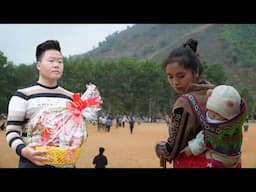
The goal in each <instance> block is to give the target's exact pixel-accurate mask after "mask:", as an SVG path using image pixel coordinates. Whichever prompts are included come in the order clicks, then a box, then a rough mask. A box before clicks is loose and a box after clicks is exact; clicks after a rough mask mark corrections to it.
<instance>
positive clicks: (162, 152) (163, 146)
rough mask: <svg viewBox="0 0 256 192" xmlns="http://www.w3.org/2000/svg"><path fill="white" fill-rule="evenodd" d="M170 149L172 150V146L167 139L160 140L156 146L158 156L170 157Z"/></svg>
mask: <svg viewBox="0 0 256 192" xmlns="http://www.w3.org/2000/svg"><path fill="white" fill-rule="evenodd" d="M168 149H169V150H170V146H169V143H168V142H167V141H160V142H158V143H157V144H156V146H155V151H156V155H157V156H158V158H160V157H164V158H166V159H168V157H169V156H170V152H169V150H168Z"/></svg>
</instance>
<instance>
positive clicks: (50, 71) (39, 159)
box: [6, 40, 73, 168]
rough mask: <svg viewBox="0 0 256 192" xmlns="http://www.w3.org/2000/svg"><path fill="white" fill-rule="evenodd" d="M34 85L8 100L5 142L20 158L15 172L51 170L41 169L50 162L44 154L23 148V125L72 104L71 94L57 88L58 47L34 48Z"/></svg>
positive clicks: (48, 44)
mask: <svg viewBox="0 0 256 192" xmlns="http://www.w3.org/2000/svg"><path fill="white" fill-rule="evenodd" d="M36 60H37V62H36V67H37V69H38V71H39V78H38V81H37V82H36V83H35V84H34V85H33V86H31V87H27V88H24V89H19V90H17V92H16V93H15V95H14V96H12V98H11V99H10V102H9V108H8V117H7V128H6V140H7V143H8V145H9V146H10V147H11V148H12V149H13V150H14V151H15V152H16V154H17V155H19V156H20V160H19V168H36V167H54V166H50V165H45V164H44V161H47V160H50V159H49V158H47V157H46V156H45V154H46V152H47V151H46V150H42V151H36V150H35V148H34V147H35V146H34V145H33V144H26V136H27V127H26V125H27V123H28V121H29V119H30V118H31V117H32V116H33V114H35V113H36V112H37V111H39V110H40V109H42V108H44V107H47V106H52V105H57V104H63V105H65V104H66V102H67V101H72V94H73V93H71V92H69V91H67V90H65V89H64V88H62V87H60V86H58V83H57V81H58V80H59V79H60V78H61V76H62V74H63V70H64V64H63V57H62V53H61V48H60V44H59V42H58V41H56V40H47V41H45V42H43V43H41V44H39V45H38V46H37V48H36Z"/></svg>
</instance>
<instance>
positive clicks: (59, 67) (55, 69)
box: [37, 50, 64, 82]
mask: <svg viewBox="0 0 256 192" xmlns="http://www.w3.org/2000/svg"><path fill="white" fill-rule="evenodd" d="M37 69H38V70H39V76H40V78H42V79H43V80H45V81H49V82H56V81H57V80H58V79H60V78H61V76H62V74H63V70H64V65H63V58H62V54H61V53H60V52H59V51H57V50H47V51H45V53H44V54H43V55H42V58H41V60H40V61H38V62H37Z"/></svg>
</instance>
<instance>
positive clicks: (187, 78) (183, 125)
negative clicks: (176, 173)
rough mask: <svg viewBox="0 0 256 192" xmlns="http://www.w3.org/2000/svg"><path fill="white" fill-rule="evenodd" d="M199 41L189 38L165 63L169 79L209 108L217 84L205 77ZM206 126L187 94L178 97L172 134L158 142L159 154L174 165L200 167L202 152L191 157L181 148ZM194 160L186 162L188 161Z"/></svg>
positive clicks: (183, 92) (170, 125) (170, 126)
mask: <svg viewBox="0 0 256 192" xmlns="http://www.w3.org/2000/svg"><path fill="white" fill-rule="evenodd" d="M197 44H198V42H197V41H196V40H194V39H189V40H188V41H187V42H186V43H185V44H183V46H181V47H179V48H176V49H174V50H173V51H172V52H171V53H170V54H169V56H168V58H167V59H166V60H165V61H164V63H163V67H164V70H165V72H166V74H167V77H168V82H169V83H170V85H171V87H172V88H173V89H174V90H175V91H176V92H177V93H178V94H186V93H190V94H193V95H194V96H195V97H196V98H197V100H198V101H199V102H200V104H201V106H202V108H203V110H205V106H206V100H207V95H206V92H207V90H208V89H212V88H214V86H213V85H212V84H210V83H209V82H207V81H205V80H202V79H201V74H202V65H201V62H200V60H199V58H198V54H197V53H196V50H197ZM200 130H202V127H201V126H200V122H198V120H197V118H196V116H195V114H194V113H193V109H192V106H191V105H190V103H189V102H188V100H186V99H185V98H184V97H182V96H180V97H178V99H177V100H176V101H175V104H174V106H173V109H172V115H171V121H170V123H169V138H168V140H167V141H160V142H158V143H157V144H156V148H155V150H156V154H157V156H158V157H159V158H164V159H166V160H167V161H169V162H170V163H171V162H172V161H173V167H174V168H176V167H184V168H185V167H200V166H199V165H198V166H197V163H200V161H201V158H203V159H204V155H203V154H202V156H190V157H187V156H186V155H185V154H183V153H181V152H180V151H181V150H182V149H183V148H184V147H185V146H186V145H187V144H188V141H189V140H191V139H193V138H195V137H196V135H197V133H198V132H199V131H200ZM188 161H189V162H191V163H188V164H187V163H184V162H188Z"/></svg>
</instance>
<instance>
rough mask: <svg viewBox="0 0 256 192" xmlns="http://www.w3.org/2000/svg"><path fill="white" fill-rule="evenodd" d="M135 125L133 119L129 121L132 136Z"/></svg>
mask: <svg viewBox="0 0 256 192" xmlns="http://www.w3.org/2000/svg"><path fill="white" fill-rule="evenodd" d="M134 124H135V121H134V118H132V117H131V119H130V120H129V126H130V133H131V134H132V132H133V128H134Z"/></svg>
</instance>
